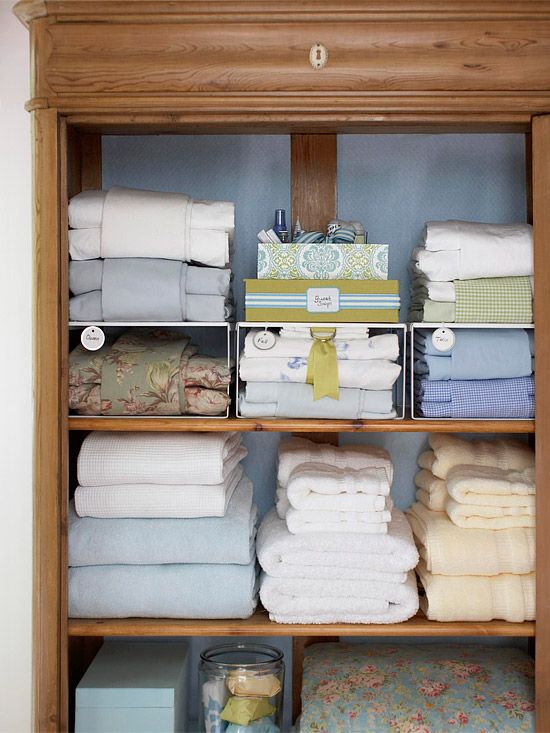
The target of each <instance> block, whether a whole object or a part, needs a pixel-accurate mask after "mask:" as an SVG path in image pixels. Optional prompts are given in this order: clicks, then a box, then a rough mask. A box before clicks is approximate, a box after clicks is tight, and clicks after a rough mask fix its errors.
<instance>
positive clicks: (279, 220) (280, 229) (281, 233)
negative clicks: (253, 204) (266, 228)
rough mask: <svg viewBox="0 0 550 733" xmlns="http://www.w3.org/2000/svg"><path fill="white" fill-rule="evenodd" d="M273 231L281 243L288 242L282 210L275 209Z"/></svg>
mask: <svg viewBox="0 0 550 733" xmlns="http://www.w3.org/2000/svg"><path fill="white" fill-rule="evenodd" d="M273 231H274V232H275V234H276V235H277V236H278V237H279V239H280V240H281V242H288V229H287V228H286V215H285V210H284V209H275V224H274V225H273Z"/></svg>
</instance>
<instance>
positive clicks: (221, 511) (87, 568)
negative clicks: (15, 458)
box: [69, 432, 257, 618]
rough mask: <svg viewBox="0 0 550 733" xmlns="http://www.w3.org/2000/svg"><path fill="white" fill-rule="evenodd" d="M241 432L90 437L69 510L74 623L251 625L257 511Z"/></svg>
mask: <svg viewBox="0 0 550 733" xmlns="http://www.w3.org/2000/svg"><path fill="white" fill-rule="evenodd" d="M245 455H246V448H244V446H242V444H241V439H240V436H239V435H238V434H236V433H220V434H213V433H208V434H203V433H170V434H168V433H114V434H110V433H101V432H95V433H91V434H90V435H89V436H88V437H87V438H86V439H85V440H84V442H83V444H82V448H81V449H80V454H79V456H78V482H79V485H78V488H77V489H76V492H75V496H74V501H72V502H71V505H70V508H69V566H70V568H69V613H70V615H71V616H73V617H82V618H94V617H95V618H105V617H113V618H116V617H119V618H120V617H130V616H137V617H140V616H141V617H166V618H247V617H248V616H250V615H251V614H252V612H253V611H254V608H255V606H256V597H257V574H256V566H255V561H256V556H255V549H254V538H255V532H256V521H257V511H256V507H255V506H254V504H253V503H252V484H251V482H250V481H249V480H248V478H247V477H246V476H245V475H244V473H243V470H242V467H241V465H240V461H241V460H242V458H243V457H244V456H245Z"/></svg>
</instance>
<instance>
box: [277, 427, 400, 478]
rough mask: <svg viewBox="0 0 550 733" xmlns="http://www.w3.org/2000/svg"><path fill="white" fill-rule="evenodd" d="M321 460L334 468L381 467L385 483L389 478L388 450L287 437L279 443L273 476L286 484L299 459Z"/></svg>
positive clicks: (301, 460) (317, 461) (391, 470)
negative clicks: (276, 472)
mask: <svg viewBox="0 0 550 733" xmlns="http://www.w3.org/2000/svg"><path fill="white" fill-rule="evenodd" d="M311 462H314V463H324V464H328V465H329V466H335V467H337V468H355V469H360V468H383V469H384V470H385V472H386V475H387V478H388V483H389V485H390V486H391V484H392V481H393V464H392V461H391V458H390V454H389V453H388V451H387V450H385V449H384V448H380V447H379V446H376V445H349V446H345V447H344V446H342V447H339V448H337V447H335V446H333V445H327V444H326V443H312V442H311V440H307V439H306V438H297V437H296V438H294V437H293V438H287V439H286V440H283V441H281V443H280V444H279V468H278V474H277V480H278V482H279V484H280V485H281V486H282V487H283V488H286V487H287V486H288V481H289V478H290V474H291V472H292V471H293V470H294V469H295V468H296V467H297V466H298V465H300V464H301V463H311Z"/></svg>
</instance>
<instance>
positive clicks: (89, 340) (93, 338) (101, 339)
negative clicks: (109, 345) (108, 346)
mask: <svg viewBox="0 0 550 733" xmlns="http://www.w3.org/2000/svg"><path fill="white" fill-rule="evenodd" d="M80 343H81V344H82V346H83V347H84V348H85V349H88V351H98V349H101V347H102V346H103V344H104V343H105V334H104V333H103V331H102V329H101V328H99V326H88V327H87V328H85V329H84V330H83V331H82V333H81V334H80Z"/></svg>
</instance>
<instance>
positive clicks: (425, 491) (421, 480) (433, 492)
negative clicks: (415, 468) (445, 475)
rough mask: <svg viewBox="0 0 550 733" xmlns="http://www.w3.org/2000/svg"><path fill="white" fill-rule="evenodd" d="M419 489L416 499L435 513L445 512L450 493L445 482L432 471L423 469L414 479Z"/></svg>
mask: <svg viewBox="0 0 550 733" xmlns="http://www.w3.org/2000/svg"><path fill="white" fill-rule="evenodd" d="M414 483H415V484H416V486H417V487H418V491H417V492H416V498H417V500H418V501H419V502H421V503H422V504H424V506H427V507H428V509H431V510H432V511H434V512H444V511H445V505H446V503H447V498H448V493H447V486H446V484H445V481H442V480H441V479H440V478H437V477H436V476H434V475H433V473H432V472H431V471H428V469H426V468H423V469H422V470H421V471H419V472H418V473H417V474H416V476H415V477H414Z"/></svg>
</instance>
